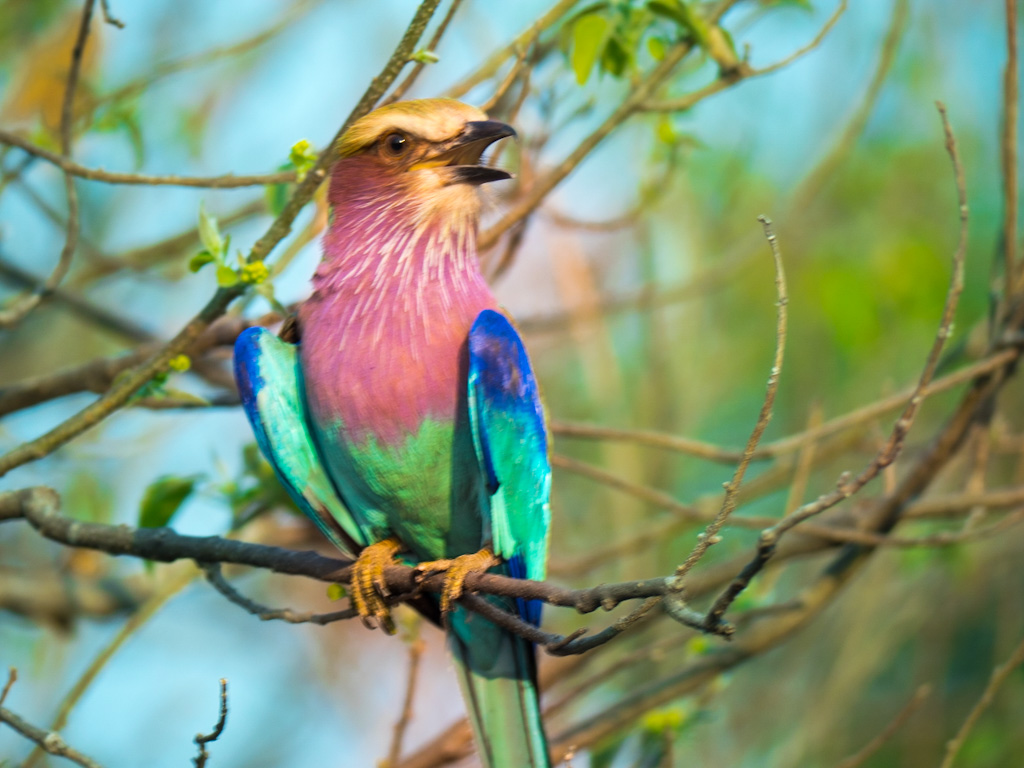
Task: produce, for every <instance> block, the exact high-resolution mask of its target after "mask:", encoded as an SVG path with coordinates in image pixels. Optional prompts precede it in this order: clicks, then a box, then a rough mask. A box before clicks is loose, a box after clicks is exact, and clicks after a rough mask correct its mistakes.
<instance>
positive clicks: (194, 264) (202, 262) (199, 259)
mask: <svg viewBox="0 0 1024 768" xmlns="http://www.w3.org/2000/svg"><path fill="white" fill-rule="evenodd" d="M214 261H216V259H215V258H214V256H213V254H212V253H210V252H209V251H200V252H199V253H197V254H196V255H195V256H193V257H192V258H191V259H189V262H188V269H189V272H198V271H199V270H200V269H202V268H203V267H205V266H206V265H207V264H211V263H213V262H214Z"/></svg>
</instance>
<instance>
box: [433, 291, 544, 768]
mask: <svg viewBox="0 0 1024 768" xmlns="http://www.w3.org/2000/svg"><path fill="white" fill-rule="evenodd" d="M467 387H468V397H467V400H468V405H469V421H470V429H471V431H472V435H473V446H474V449H475V451H476V458H477V462H478V464H479V465H480V468H481V471H482V472H483V475H484V481H485V485H486V488H487V491H488V493H489V501H490V504H489V512H488V511H485V512H484V515H485V518H486V519H485V523H486V524H485V526H484V528H485V538H486V536H488V535H489V537H490V539H491V542H492V544H493V546H494V551H495V553H496V554H497V555H499V556H500V557H501V558H502V559H503V560H504V561H505V562H504V563H503V564H502V565H501V566H499V568H498V569H497V570H498V571H499V572H501V573H506V574H508V575H511V576H516V577H518V578H530V579H543V578H544V576H545V574H546V572H547V549H548V528H549V525H550V509H549V506H548V499H549V496H550V488H551V466H550V464H549V462H548V450H547V433H546V430H545V422H544V411H543V408H542V406H541V402H540V395H539V392H538V390H537V383H536V381H535V380H534V377H533V371H532V370H531V368H530V362H529V359H528V358H527V356H526V351H525V349H524V348H523V343H522V341H521V340H520V338H519V334H518V333H516V330H515V328H513V327H512V324H511V323H510V322H509V321H508V320H507V319H506V318H505V317H504V316H503V315H501V314H500V313H498V312H494V311H492V310H485V311H483V312H481V313H480V315H479V316H478V317H477V319H476V321H475V322H474V324H473V327H472V329H471V330H470V333H469V366H468V382H467ZM488 599H490V600H491V601H492V602H494V603H495V604H497V605H499V606H501V607H502V608H504V609H506V610H516V609H518V612H519V614H520V615H521V616H522V617H523V618H525V619H527V620H528V621H530V622H532V623H533V624H535V625H536V624H539V623H540V603H539V602H536V603H527V602H525V601H516V603H515V605H513V603H512V601H509V600H507V599H504V598H496V597H492V598H488ZM451 630H452V631H451V633H450V634H449V643H450V645H451V648H452V652H453V654H454V656H455V659H456V661H457V662H458V663H457V665H456V668H457V669H458V672H459V682H460V684H461V687H462V690H463V696H464V698H465V700H466V706H467V710H468V712H469V715H470V720H471V722H472V724H473V729H474V732H475V734H476V741H477V744H478V745H479V747H480V757H481V761H482V762H483V765H484V766H486V768H527V767H529V768H547V766H550V762H549V759H548V747H547V739H546V738H545V736H544V724H543V720H542V718H541V712H540V704H539V701H538V690H537V668H536V650H535V648H534V647H533V644H532V643H530V642H529V641H527V640H524V639H523V638H521V637H519V636H518V635H514V634H512V633H510V632H508V631H506V630H504V629H501V628H500V627H497V626H495V625H493V624H491V623H490V622H488V621H482V620H481V619H480V617H479V616H476V617H474V616H470V615H469V614H467V613H466V611H465V609H463V608H457V609H456V611H455V613H454V615H453V616H452V618H451Z"/></svg>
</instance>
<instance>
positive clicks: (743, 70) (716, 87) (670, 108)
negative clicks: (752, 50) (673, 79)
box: [641, 0, 848, 112]
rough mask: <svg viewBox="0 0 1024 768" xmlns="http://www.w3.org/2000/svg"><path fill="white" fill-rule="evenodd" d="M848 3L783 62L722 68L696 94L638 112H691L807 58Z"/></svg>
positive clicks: (653, 104)
mask: <svg viewBox="0 0 1024 768" xmlns="http://www.w3.org/2000/svg"><path fill="white" fill-rule="evenodd" d="M847 2H848V0H842V2H840V3H839V5H838V6H837V7H836V10H835V11H834V12H833V13H832V15H831V16H830V17H829V18H828V20H827V21H826V22H825V24H824V25H823V26H822V28H821V29H820V30H818V34H817V35H815V36H814V39H813V40H811V42H809V43H807V45H804V46H803V47H801V48H798V49H797V50H795V51H793V53H791V54H790V55H789V56H786V57H785V58H784V59H780V60H779V61H776V62H775V63H773V64H768V65H767V66H764V67H760V68H757V69H755V68H753V67H751V66H750V65H748V64H746V63H745V62H741V63H740V64H739V65H738V66H735V67H729V68H722V69H720V71H719V75H718V78H717V79H715V80H713V81H712V82H710V83H709V84H708V85H706V86H704V87H703V88H700V89H698V90H696V91H693V92H692V93H688V94H686V95H685V96H680V97H678V98H675V99H665V100H650V101H647V102H645V103H644V104H643V105H642V107H641V109H643V110H644V111H645V112H680V111H685V110H687V109H692V108H693V107H694V105H695V104H697V102H699V101H702V100H703V99H706V98H707V97H708V96H712V95H714V94H716V93H719V92H720V91H724V90H725V89H726V88H729V87H730V86H733V85H735V84H736V83H738V82H740V81H741V80H749V79H751V78H754V77H761V76H763V75H769V74H771V73H772V72H777V71H778V70H780V69H784V68H785V67H788V66H789V65H790V64H792V63H793V62H794V61H796V60H797V59H800V58H802V57H804V56H806V55H807V54H808V53H810V52H811V51H813V50H814V49H815V48H817V47H818V46H819V45H821V43H822V41H823V40H824V39H825V36H826V35H828V33H829V32H831V31H832V27H834V26H835V25H836V22H838V21H839V18H840V17H841V16H842V15H843V13H844V12H845V11H846V5H847Z"/></svg>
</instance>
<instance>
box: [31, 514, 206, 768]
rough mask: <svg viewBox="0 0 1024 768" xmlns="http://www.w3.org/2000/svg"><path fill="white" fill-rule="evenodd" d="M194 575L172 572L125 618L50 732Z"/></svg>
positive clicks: (37, 754)
mask: <svg viewBox="0 0 1024 768" xmlns="http://www.w3.org/2000/svg"><path fill="white" fill-rule="evenodd" d="M43 503H45V499H43ZM195 573H196V570H195V569H194V568H190V569H189V570H188V571H185V572H181V573H176V574H175V575H174V576H173V577H172V578H171V579H169V580H167V581H166V582H164V583H163V584H161V586H160V588H159V589H158V590H157V591H156V592H154V593H153V594H152V595H151V596H150V597H149V598H148V599H147V600H146V601H145V602H144V603H143V604H142V606H141V607H139V609H138V610H136V611H135V612H133V613H132V614H131V615H130V616H129V617H128V619H127V621H125V623H124V625H123V626H122V627H121V628H120V629H119V630H118V631H117V634H116V635H114V637H113V639H112V640H111V641H110V642H109V643H107V644H106V645H105V646H104V647H103V648H101V649H100V651H99V653H97V654H96V656H95V657H94V658H93V659H92V661H91V662H89V666H88V667H86V669H85V671H84V672H83V673H82V674H81V676H80V677H79V678H78V679H77V680H76V681H75V684H74V685H73V686H71V690H69V691H68V692H67V693H66V694H65V695H64V698H63V699H61V701H60V704H59V705H58V706H57V712H56V714H54V716H53V720H52V721H51V722H50V730H51V731H59V730H61V729H62V728H64V726H65V725H67V722H68V718H69V717H70V716H71V710H73V709H74V708H75V705H77V704H78V702H79V701H80V700H81V698H82V696H84V695H85V692H86V691H87V690H88V689H89V686H90V685H92V683H93V681H94V680H95V679H96V678H97V677H98V676H99V674H100V672H101V671H102V670H103V668H104V667H105V666H106V665H107V663H108V662H109V661H110V660H111V659H112V658H113V657H114V654H115V653H117V651H118V649H120V648H121V646H122V645H124V643H125V641H127V640H128V638H130V637H131V636H132V635H133V634H135V633H136V632H137V631H138V630H139V629H140V628H141V627H142V626H143V625H145V623H146V622H147V621H149V620H150V619H151V618H152V617H153V616H154V615H155V614H156V612H157V611H158V610H159V609H160V608H161V607H162V606H163V605H164V604H165V603H166V602H167V601H168V600H170V599H171V598H172V597H173V596H174V595H176V594H177V593H178V592H180V591H181V590H182V589H184V588H185V587H186V586H187V585H188V584H189V583H190V582H191V581H192V579H193V578H194V577H195ZM43 751H44V750H43V748H42V747H41V746H38V747H36V749H34V750H33V751H32V752H31V754H29V756H28V758H26V760H25V762H24V763H22V765H21V768H32V766H34V765H36V764H37V762H38V761H39V760H40V759H42V756H43Z"/></svg>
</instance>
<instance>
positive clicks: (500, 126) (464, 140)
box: [411, 120, 516, 186]
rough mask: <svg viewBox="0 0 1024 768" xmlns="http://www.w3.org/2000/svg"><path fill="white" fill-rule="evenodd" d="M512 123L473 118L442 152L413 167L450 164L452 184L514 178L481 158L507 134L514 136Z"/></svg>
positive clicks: (481, 182)
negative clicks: (483, 162)
mask: <svg viewBox="0 0 1024 768" xmlns="http://www.w3.org/2000/svg"><path fill="white" fill-rule="evenodd" d="M515 135H516V132H515V130H514V129H513V128H512V126H510V125H506V124H505V123H502V122H499V121H497V120H474V121H471V122H468V123H466V125H465V126H464V127H463V129H462V133H460V134H459V135H458V136H457V137H455V138H454V139H453V140H452V141H451V143H450V144H449V145H448V146H447V147H445V148H444V149H443V150H441V152H439V153H438V154H436V155H434V156H433V157H431V158H430V159H429V160H424V161H421V162H419V163H416V165H414V166H413V167H412V169H411V170H418V169H420V168H436V167H439V166H447V167H449V168H450V169H451V183H452V184H472V185H474V186H477V185H480V184H486V183H487V182H489V181H501V180H502V179H511V178H512V174H511V173H509V172H508V171H504V170H502V169H501V168H491V167H489V166H487V165H481V164H480V158H481V156H482V155H483V153H484V150H486V149H487V148H488V147H489V146H491V144H493V143H494V142H496V141H498V140H499V139H504V138H506V137H507V136H515Z"/></svg>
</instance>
